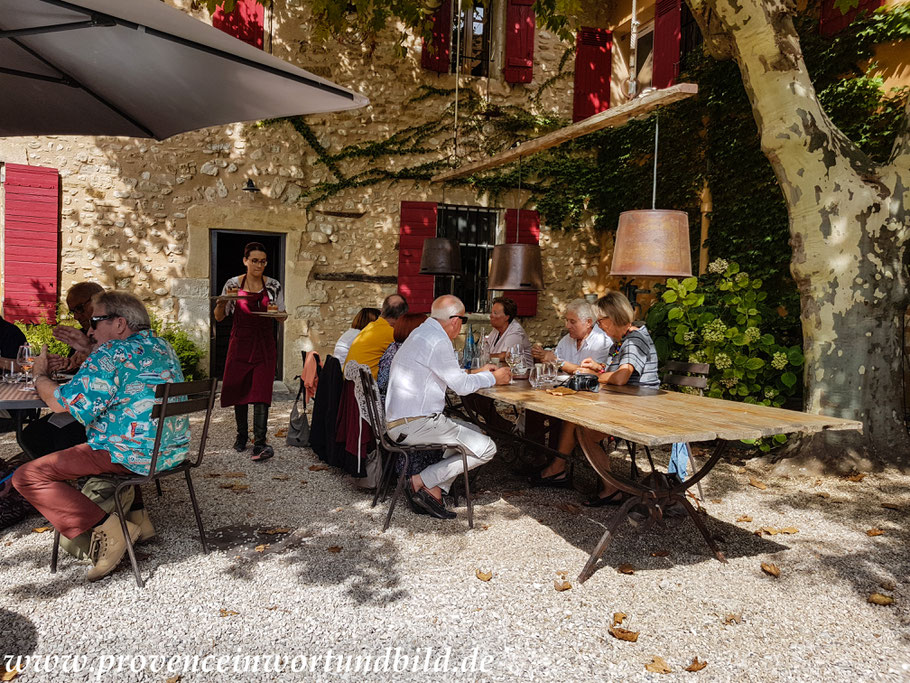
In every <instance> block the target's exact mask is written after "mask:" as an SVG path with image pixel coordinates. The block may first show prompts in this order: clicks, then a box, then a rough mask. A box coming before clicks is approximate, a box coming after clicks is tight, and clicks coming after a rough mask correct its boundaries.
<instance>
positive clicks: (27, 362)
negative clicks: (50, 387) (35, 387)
mask: <svg viewBox="0 0 910 683" xmlns="http://www.w3.org/2000/svg"><path fill="white" fill-rule="evenodd" d="M16 362H17V363H18V364H19V367H20V368H22V369H23V370H25V386H24V387H22V389H20V391H31V390H32V387H31V386H30V383H31V377H30V375H29V373H30V372H31V369H32V365H33V364H34V363H35V352H34V350H33V349H32V347H31V346H29V345H28V344H23V345H22V346H20V347H19V353H18V354H16Z"/></svg>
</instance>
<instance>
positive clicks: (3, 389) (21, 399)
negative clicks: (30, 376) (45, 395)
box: [0, 382, 45, 410]
mask: <svg viewBox="0 0 910 683" xmlns="http://www.w3.org/2000/svg"><path fill="white" fill-rule="evenodd" d="M24 387H25V384H24V383H19V384H7V383H5V382H4V383H2V384H0V408H2V409H3V410H26V409H29V408H44V406H45V404H44V401H42V400H41V399H40V398H38V392H37V391H35V390H34V389H32V388H29V390H28V391H22V389H23V388H24Z"/></svg>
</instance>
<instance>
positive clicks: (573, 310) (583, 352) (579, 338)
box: [531, 299, 613, 374]
mask: <svg viewBox="0 0 910 683" xmlns="http://www.w3.org/2000/svg"><path fill="white" fill-rule="evenodd" d="M563 318H564V319H565V321H566V331H567V332H568V334H567V335H566V336H564V337H563V338H562V339H560V340H559V343H558V344H557V345H556V351H555V352H554V351H544V350H543V348H542V347H541V346H540V344H535V345H534V346H533V347H532V348H531V355H533V356H534V361H535V362H537V363H556V364H557V366H558V368H559V370H560V371H561V372H566V373H569V374H572V373H574V372H579V371H581V372H591V371H590V370H587V369H585V368H583V367H582V361H583V360H584V359H585V358H592V359H594V360H596V361H599V362H601V363H603V362H606V360H607V358H608V356H609V354H610V347H611V346H613V341H612V340H611V339H610V338H609V337H608V336H607V335H606V334H604V332H603V331H602V330H601V329H600V328H599V327H598V326H597V325H596V324H595V323H596V321H597V318H596V317H595V315H594V309H593V308H592V307H591V304H589V303H588V302H587V301H585V300H584V299H575V301H573V302H572V303H570V304H569V305H568V306H566V312H565V314H564V315H563Z"/></svg>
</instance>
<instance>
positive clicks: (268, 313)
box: [250, 311, 288, 318]
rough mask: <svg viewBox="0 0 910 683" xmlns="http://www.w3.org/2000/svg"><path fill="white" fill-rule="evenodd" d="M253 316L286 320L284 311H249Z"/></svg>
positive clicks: (286, 315)
mask: <svg viewBox="0 0 910 683" xmlns="http://www.w3.org/2000/svg"><path fill="white" fill-rule="evenodd" d="M250 313H252V314H253V315H260V316H262V317H263V318H287V317H288V314H287V312H286V311H250Z"/></svg>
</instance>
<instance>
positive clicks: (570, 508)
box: [556, 503, 581, 515]
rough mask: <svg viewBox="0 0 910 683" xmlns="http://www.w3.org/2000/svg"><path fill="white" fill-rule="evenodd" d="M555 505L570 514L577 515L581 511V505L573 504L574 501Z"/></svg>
mask: <svg viewBox="0 0 910 683" xmlns="http://www.w3.org/2000/svg"><path fill="white" fill-rule="evenodd" d="M556 507H557V509H559V510H562V511H563V512H568V513H569V514H570V515H577V514H578V513H579V512H581V506H580V505H575V503H559V504H558V505H557V506H556Z"/></svg>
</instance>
